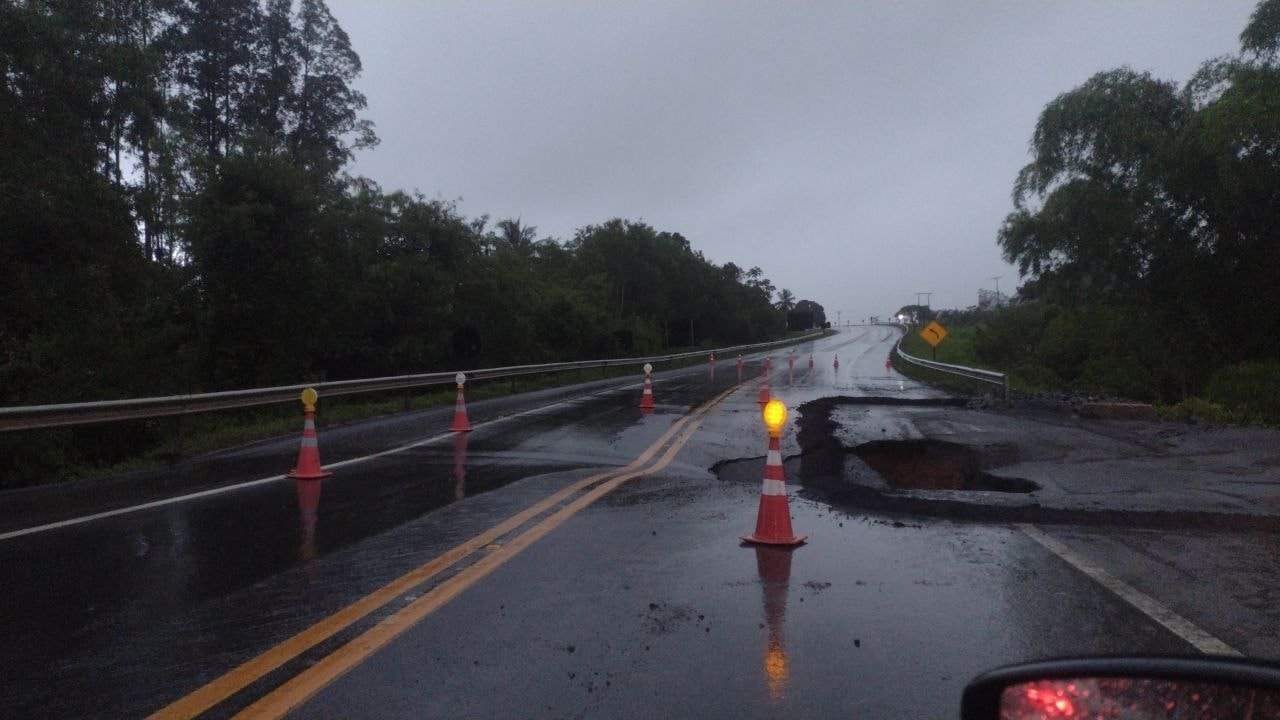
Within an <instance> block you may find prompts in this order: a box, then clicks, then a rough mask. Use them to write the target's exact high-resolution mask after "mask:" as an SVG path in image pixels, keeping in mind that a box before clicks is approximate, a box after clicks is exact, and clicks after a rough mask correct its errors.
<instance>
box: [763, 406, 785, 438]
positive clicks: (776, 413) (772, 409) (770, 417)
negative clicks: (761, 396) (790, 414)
mask: <svg viewBox="0 0 1280 720" xmlns="http://www.w3.org/2000/svg"><path fill="white" fill-rule="evenodd" d="M760 414H761V415H763V416H764V425H765V427H767V428H769V432H770V433H771V434H775V435H776V434H777V433H779V432H781V431H782V424H783V423H785V422H786V421H787V406H786V405H783V404H782V401H781V400H776V399H775V400H770V401H769V402H767V403H765V406H764V409H763V410H761V411H760Z"/></svg>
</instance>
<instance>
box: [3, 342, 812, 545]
mask: <svg viewBox="0 0 1280 720" xmlns="http://www.w3.org/2000/svg"><path fill="white" fill-rule="evenodd" d="M808 342H814V340H809V341H808ZM798 344H803V343H798ZM764 352H765V351H763V350H761V351H759V352H758V353H755V354H757V355H763V354H764ZM752 354H753V353H748V354H747V356H746V357H751V355H752ZM640 386H641V383H632V384H629V385H626V384H623V385H615V386H612V387H608V388H604V389H601V390H597V391H595V392H590V393H587V394H585V395H579V396H577V397H574V398H571V399H569V400H558V401H556V402H553V403H550V404H548V405H542V406H539V407H536V408H530V409H528V410H522V411H520V412H518V413H514V414H511V415H504V416H502V417H498V418H494V419H493V420H486V421H485V422H481V423H476V424H475V425H473V426H472V427H476V428H480V427H488V426H490V425H497V424H499V423H504V422H507V421H509V420H515V419H516V418H521V417H525V416H527V415H535V414H537V413H541V412H546V411H547V410H551V409H554V408H558V407H561V406H564V405H571V404H573V403H575V402H578V401H580V400H583V399H585V398H591V397H596V396H599V395H606V394H609V393H614V392H620V391H623V390H634V389H635V388H638V387H640ZM451 437H453V433H452V432H447V433H441V434H440V435H434V436H432V437H429V438H426V439H424V440H417V441H414V442H411V443H409V444H407V445H401V446H399V447H394V448H391V449H390V450H383V451H381V452H376V453H373V454H372V455H362V456H360V457H354V458H348V459H346V460H339V461H338V462H335V463H330V464H328V465H325V466H324V468H325V469H332V468H340V467H346V466H347V465H355V464H356V463H362V462H366V461H368V460H373V459H376V458H380V457H386V456H387V455H394V454H396V453H401V452H404V451H406V450H412V449H413V448H417V447H422V446H423V445H430V444H431V443H436V442H440V441H442V440H445V439H447V438H451ZM286 477H288V476H287V475H272V476H270V477H264V478H258V479H257V480H248V481H245V482H242V483H236V484H234V485H226V486H223V487H217V488H212V489H209V490H201V491H199V492H193V493H187V494H186V495H175V496H174V497H171V498H163V499H161V500H153V501H151V502H147V503H142V504H141V505H130V506H129V507H123V508H116V509H115V510H105V511H103V512H100V513H93V514H92V515H81V516H79V517H73V518H68V519H66V520H58V521H56V522H51V523H45V524H44V525H33V526H31V527H27V528H20V529H18V530H10V531H8V532H3V533H0V542H3V541H5V540H12V539H14V538H19V537H23V536H26V535H35V534H37V533H42V532H48V531H50V530H58V529H60V528H64V527H71V526H73V525H82V524H84V523H89V522H93V521H95V520H104V519H106V518H110V517H116V516H118V515H128V514H129V513H135V512H141V511H143V510H151V509H153V508H158V507H164V506H165V505H174V504H176V503H181V502H187V501H188V500H198V499H200V498H205V497H210V496H213V495H221V494H223V493H228V492H233V491H235V490H243V489H245V488H250V487H254V486H256V485H265V484H266V483H271V482H277V481H279V480H284V479H285V478H286Z"/></svg>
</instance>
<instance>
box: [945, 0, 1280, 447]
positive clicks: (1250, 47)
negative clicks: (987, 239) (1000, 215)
mask: <svg viewBox="0 0 1280 720" xmlns="http://www.w3.org/2000/svg"><path fill="white" fill-rule="evenodd" d="M1240 42H1241V48H1240V52H1239V53H1238V54H1237V55H1234V56H1228V57H1218V58H1212V59H1210V60H1207V61H1206V62H1204V63H1203V64H1202V65H1201V67H1200V69H1199V70H1198V71H1197V72H1196V73H1195V74H1194V75H1193V76H1192V77H1191V78H1190V79H1188V80H1187V81H1186V82H1184V83H1182V84H1181V85H1177V84H1174V83H1172V82H1167V81H1164V80H1161V79H1157V78H1155V77H1152V76H1151V75H1150V74H1149V73H1143V72H1136V71H1134V70H1131V69H1129V68H1119V69H1115V70H1108V71H1105V72H1100V73H1098V74H1096V75H1094V76H1093V77H1092V78H1089V80H1088V81H1086V82H1085V83H1084V84H1082V85H1080V86H1079V87H1077V88H1075V89H1073V90H1071V91H1069V92H1066V93H1063V94H1062V95H1060V96H1058V97H1057V98H1055V99H1054V100H1053V101H1052V102H1050V103H1049V104H1048V105H1047V106H1046V107H1045V108H1044V111H1043V112H1042V113H1041V114H1040V118H1039V121H1038V122H1037V124H1036V127H1035V131H1034V133H1033V135H1032V138H1031V156H1032V160H1031V162H1030V163H1029V164H1028V165H1027V166H1026V167H1025V168H1023V169H1022V171H1021V172H1020V173H1019V175H1018V177H1017V180H1016V182H1015V183H1014V188H1013V201H1014V210H1013V212H1012V213H1010V215H1009V216H1008V218H1007V219H1006V220H1005V222H1004V225H1003V226H1002V228H1001V230H1000V233H999V238H998V241H999V244H1000V247H1001V248H1002V250H1003V252H1004V256H1005V258H1006V259H1007V260H1008V261H1009V262H1012V263H1014V264H1016V265H1017V266H1018V268H1019V270H1020V271H1021V273H1022V275H1023V276H1024V278H1025V279H1026V282H1025V284H1024V285H1023V286H1022V287H1021V288H1020V289H1019V291H1018V296H1017V301H1018V302H1017V303H1016V304H1014V305H1013V306H1011V307H1008V308H1004V309H1001V310H999V311H997V312H992V313H976V312H974V313H967V314H965V313H959V314H953V315H952V316H951V317H950V320H949V325H954V326H955V328H956V329H959V328H963V327H965V326H972V328H973V329H972V331H971V332H972V342H971V344H970V345H969V347H970V348H971V351H972V355H973V359H974V360H976V361H977V362H978V363H979V364H984V365H987V366H990V367H996V368H1000V369H1003V370H1008V371H1010V372H1011V373H1012V374H1013V377H1014V379H1015V385H1016V384H1019V383H1020V384H1022V385H1024V386H1027V387H1033V388H1036V387H1038V388H1055V389H1056V388H1066V389H1075V390H1080V391H1084V392H1091V393H1101V394H1111V395H1120V396H1125V397H1129V398H1135V399H1141V400H1150V401H1155V402H1158V403H1162V404H1165V405H1168V406H1171V407H1173V408H1174V410H1173V412H1174V414H1175V415H1179V414H1180V415H1186V414H1188V413H1192V414H1199V415H1201V416H1205V417H1207V418H1208V419H1235V420H1244V421H1267V422H1272V423H1275V422H1280V312H1277V311H1276V308H1277V305H1280V289H1278V287H1280V286H1278V283H1277V280H1278V279H1280V0H1264V1H1263V2H1260V3H1259V4H1258V5H1257V7H1256V9H1255V11H1254V13H1253V15H1252V17H1251V18H1250V21H1249V23H1248V25H1247V26H1246V27H1245V29H1244V31H1243V32H1242V33H1241V36H1240ZM944 352H948V351H947V350H940V351H939V358H940V359H941V357H942V354H943V353H944Z"/></svg>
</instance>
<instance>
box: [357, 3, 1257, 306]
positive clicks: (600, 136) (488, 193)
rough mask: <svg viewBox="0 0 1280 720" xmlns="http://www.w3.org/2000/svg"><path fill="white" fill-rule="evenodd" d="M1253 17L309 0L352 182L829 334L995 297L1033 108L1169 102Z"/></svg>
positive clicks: (893, 6)
mask: <svg viewBox="0 0 1280 720" xmlns="http://www.w3.org/2000/svg"><path fill="white" fill-rule="evenodd" d="M1253 4H1254V3H1253V0H1230V1H1228V0H1205V1H1201V2H1186V1H1179V2H1175V1H1173V0H1153V1H1150V2H1118V1H1116V0H1106V1H1102V0H1099V1H1097V2H1074V3H1068V2H1053V3H1050V2H1021V1H1019V2H983V3H962V2H954V1H952V0H940V1H937V2H910V3H891V2H863V3H851V2H850V3H833V4H816V3H806V4H794V3H744V2H723V3H688V2H663V3H659V2H644V3H627V4H622V3H614V2H602V3H580V2H565V3H549V2H523V3H444V2H425V3H408V2H370V1H369V0H333V2H332V8H333V11H334V14H335V15H336V16H337V17H338V18H339V20H340V21H341V23H342V24H343V26H344V27H345V28H346V29H347V31H348V32H349V33H350V35H351V38H352V42H353V44H354V45H355V47H356V49H357V50H358V51H359V52H360V54H361V57H362V59H363V60H364V66H365V73H364V76H363V77H362V78H361V80H360V82H359V86H360V88H361V89H362V90H363V91H364V92H365V93H366V95H367V96H368V98H369V109H368V113H367V114H368V116H369V117H370V118H372V119H373V120H374V121H375V122H376V123H377V126H378V132H379V134H380V136H381V137H382V145H381V146H380V147H378V148H377V149H376V150H373V151H370V152H365V153H363V154H362V155H361V156H360V157H359V159H358V161H357V163H356V168H355V169H356V171H357V172H359V173H361V174H365V175H368V176H370V177H372V178H374V179H375V180H377V181H378V182H380V183H382V184H383V185H384V186H386V187H388V188H405V189H413V188H417V189H420V190H422V191H423V192H424V193H426V194H428V195H430V196H439V197H444V198H457V197H461V198H463V200H464V201H463V203H462V206H461V207H462V209H463V210H464V211H465V212H466V213H467V214H469V215H478V214H481V213H488V214H490V215H491V216H493V217H494V218H503V217H521V218H523V219H524V220H525V221H526V222H528V223H532V224H534V225H537V226H538V228H539V230H540V232H541V233H543V234H546V235H552V236H555V237H560V238H568V237H570V236H571V235H572V233H573V230H574V229H575V228H576V227H579V226H581V225H584V224H587V223H591V222H599V221H601V220H604V219H607V218H610V217H614V216H622V217H628V218H643V219H644V220H646V221H648V222H649V223H651V224H653V225H655V226H656V227H658V228H659V229H664V230H675V231H679V232H682V233H684V234H685V235H686V236H687V237H688V238H689V239H690V240H691V241H692V242H693V244H694V246H695V247H696V248H698V249H701V250H702V251H703V252H705V253H706V254H707V256H708V257H710V258H711V259H713V260H715V261H717V262H725V261H728V260H732V261H734V262H736V263H738V264H740V265H743V266H751V265H759V266H760V267H762V268H763V269H764V270H765V272H766V275H767V276H768V277H770V278H771V279H772V280H773V281H774V283H775V284H776V285H777V286H778V287H786V288H790V289H792V290H793V291H794V292H795V293H796V294H797V295H799V296H800V297H811V298H813V299H816V300H818V301H819V302H821V303H823V304H824V305H826V307H827V308H828V311H829V314H830V315H831V316H832V317H833V319H834V316H835V311H836V310H837V309H839V310H843V311H844V312H845V317H846V318H848V317H852V316H857V317H861V316H865V315H866V314H870V313H884V312H888V311H891V310H894V309H896V308H897V307H898V306H899V305H901V304H903V303H905V302H909V301H911V300H913V298H914V295H913V293H914V292H915V291H923V290H931V291H933V292H934V295H933V304H934V306H935V307H955V306H966V305H970V304H973V303H974V302H975V300H976V292H977V289H978V288H979V287H982V286H986V287H990V285H991V281H990V280H988V278H989V277H991V276H993V275H1003V276H1004V277H1003V279H1002V280H1001V283H1002V284H1001V288H1002V290H1003V289H1006V288H1011V287H1013V286H1014V285H1015V284H1016V271H1015V270H1014V269H1013V268H1011V267H1009V266H1007V265H1006V264H1004V263H1003V261H1002V260H1001V259H1000V254H999V250H998V248H997V247H996V245H995V233H996V230H997V228H998V227H999V225H1000V222H1001V220H1002V219H1003V218H1004V216H1005V214H1006V213H1007V212H1008V211H1009V209H1010V200H1009V190H1010V186H1011V183H1012V181H1013V178H1014V176H1015V174H1016V173H1017V171H1018V169H1019V168H1020V167H1021V166H1022V165H1023V164H1025V162H1026V161H1027V155H1026V147H1027V141H1028V139H1029V137H1030V134H1031V130H1032V126H1033V125H1034V123H1035V120H1036V116H1037V114H1038V113H1039V111H1040V109H1041V108H1042V107H1043V106H1044V104H1045V102H1047V101H1048V100H1050V99H1052V98H1053V97H1054V96H1055V95H1057V94H1058V93H1060V92H1063V91H1065V90H1068V89H1070V88H1072V87H1073V86H1075V85H1077V84H1079V83H1081V82H1083V81H1084V80H1085V79H1086V78H1088V77H1089V75H1091V74H1093V73H1094V72H1097V71H1099V70H1103V69H1107V68H1111V67H1116V66H1120V65H1129V66H1132V67H1134V68H1136V69H1144V70H1145V69H1149V70H1151V71H1153V72H1154V73H1155V74H1156V75H1158V76H1160V77H1162V78H1165V79H1173V80H1178V81H1181V80H1183V79H1185V78H1186V77H1187V76H1188V75H1189V74H1190V73H1191V72H1192V71H1193V70H1194V69H1195V68H1196V66H1197V65H1198V64H1199V63H1200V62H1201V61H1202V60H1204V59H1206V58H1208V57H1210V56H1213V55H1218V54H1222V53H1229V52H1234V51H1235V50H1236V47H1237V40H1236V37H1237V35H1238V33H1239V32H1240V30H1241V28H1243V26H1244V23H1245V21H1246V19H1247V17H1248V15H1249V12H1250V11H1251V10H1252V7H1253Z"/></svg>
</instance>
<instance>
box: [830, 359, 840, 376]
mask: <svg viewBox="0 0 1280 720" xmlns="http://www.w3.org/2000/svg"><path fill="white" fill-rule="evenodd" d="M832 367H834V368H835V369H836V372H839V371H840V356H839V355H836V360H835V362H834V363H832Z"/></svg>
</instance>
